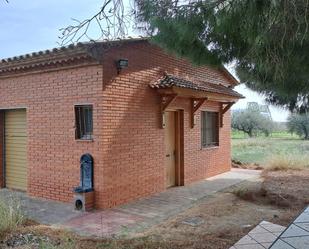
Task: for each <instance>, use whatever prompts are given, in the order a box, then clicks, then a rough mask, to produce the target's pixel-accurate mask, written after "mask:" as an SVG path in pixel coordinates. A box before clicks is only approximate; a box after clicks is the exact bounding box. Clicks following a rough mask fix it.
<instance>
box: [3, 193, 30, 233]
mask: <svg viewBox="0 0 309 249" xmlns="http://www.w3.org/2000/svg"><path fill="white" fill-rule="evenodd" d="M24 221H25V219H24V216H23V214H22V212H21V208H20V203H19V201H18V200H17V199H15V198H14V197H9V198H7V199H0V237H1V236H4V235H5V234H6V233H8V232H10V231H14V230H15V229H16V228H17V227H18V226H20V225H21V224H23V223H24Z"/></svg>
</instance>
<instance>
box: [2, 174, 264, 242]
mask: <svg viewBox="0 0 309 249" xmlns="http://www.w3.org/2000/svg"><path fill="white" fill-rule="evenodd" d="M259 176H260V172H259V171H255V170H243V169H233V170H232V171H230V172H227V173H223V174H221V175H218V176H215V177H212V178H208V179H207V180H203V181H199V182H197V183H194V184H190V185H188V186H184V187H175V188H170V189H168V190H167V191H165V192H162V193H159V194H156V195H152V196H150V197H147V198H143V199H140V200H138V201H135V202H132V203H129V204H126V205H123V206H120V207H117V208H113V209H109V210H102V211H94V212H86V213H80V212H77V211H74V210H73V209H72V205H68V204H63V203H59V202H52V201H46V200H42V199H33V198H29V197H27V196H26V195H25V194H20V193H18V194H17V197H18V198H20V199H21V200H22V208H23V210H25V213H26V214H27V215H28V216H29V217H30V218H32V219H34V220H36V221H38V222H40V223H44V224H50V225H52V226H55V227H61V228H66V229H69V230H72V231H75V232H77V233H79V234H81V235H88V236H94V237H109V236H131V235H134V234H135V233H137V232H141V231H143V230H144V229H145V228H149V227H151V226H153V225H155V224H158V223H160V222H162V221H163V220H166V219H168V218H170V217H173V216H175V215H177V214H178V213H180V212H182V211H184V210H186V209H188V208H190V207H192V206H193V205H194V203H195V202H196V201H198V200H200V199H203V198H205V197H208V196H211V195H213V194H214V193H216V192H219V191H222V190H224V189H226V188H228V187H231V186H233V185H235V184H239V183H241V182H243V181H250V180H254V179H256V178H258V177H259ZM10 193H11V192H10V191H8V190H0V196H8V194H10Z"/></svg>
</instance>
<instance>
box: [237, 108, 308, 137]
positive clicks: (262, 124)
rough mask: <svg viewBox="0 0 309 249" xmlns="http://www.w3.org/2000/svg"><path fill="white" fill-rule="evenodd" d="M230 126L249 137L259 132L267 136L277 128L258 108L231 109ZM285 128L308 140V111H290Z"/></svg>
mask: <svg viewBox="0 0 309 249" xmlns="http://www.w3.org/2000/svg"><path fill="white" fill-rule="evenodd" d="M281 126H282V124H281ZM232 128H233V129H235V130H238V131H242V132H244V133H246V134H247V135H248V136H249V137H255V136H258V135H259V134H264V135H265V136H269V135H270V134H271V133H272V132H273V131H274V130H275V129H279V127H278V124H276V123H275V122H273V121H272V120H271V118H269V117H267V116H265V115H263V114H262V113H261V112H259V109H258V108H246V109H243V110H236V111H233V113H232ZM281 130H282V127H281ZM285 130H286V131H288V132H290V133H292V134H297V135H298V136H299V137H301V138H302V139H305V140H309V113H308V112H307V113H304V114H298V113H292V114H291V115H290V116H289V117H288V120H287V123H286V128H285Z"/></svg>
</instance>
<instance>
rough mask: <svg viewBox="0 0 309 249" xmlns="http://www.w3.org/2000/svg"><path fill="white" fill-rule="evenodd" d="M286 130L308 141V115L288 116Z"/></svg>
mask: <svg viewBox="0 0 309 249" xmlns="http://www.w3.org/2000/svg"><path fill="white" fill-rule="evenodd" d="M288 129H289V131H290V132H292V133H296V134H297V135H298V136H300V137H302V138H304V139H306V140H309V113H305V114H292V115H290V116H289V118H288Z"/></svg>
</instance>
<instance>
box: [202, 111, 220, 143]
mask: <svg viewBox="0 0 309 249" xmlns="http://www.w3.org/2000/svg"><path fill="white" fill-rule="evenodd" d="M201 116H202V125H201V127H202V130H201V135H202V147H210V146H218V145H219V113H218V112H202V115H201Z"/></svg>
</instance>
